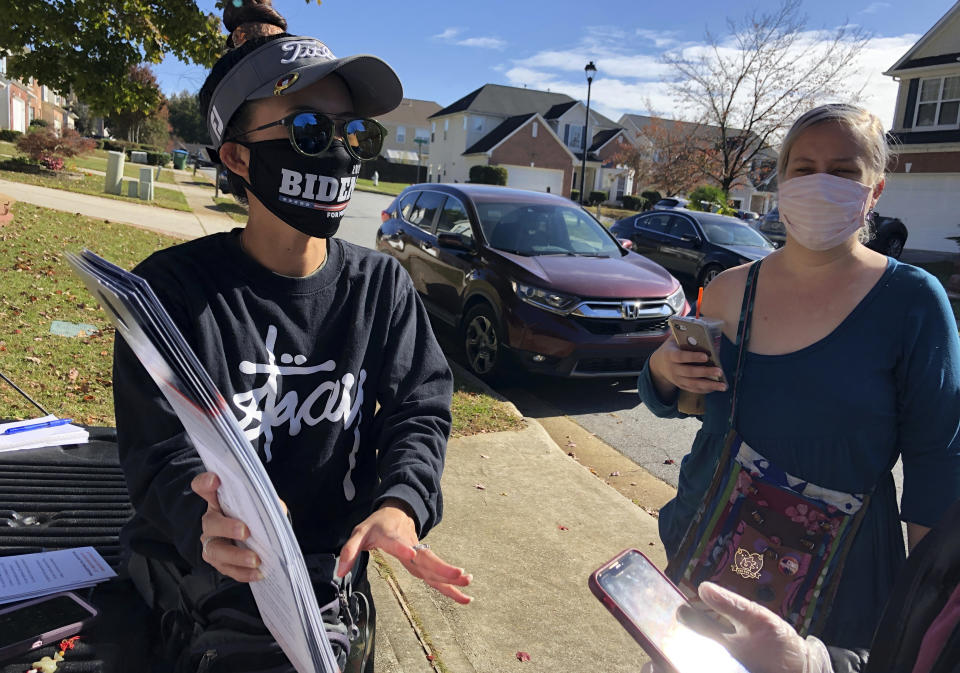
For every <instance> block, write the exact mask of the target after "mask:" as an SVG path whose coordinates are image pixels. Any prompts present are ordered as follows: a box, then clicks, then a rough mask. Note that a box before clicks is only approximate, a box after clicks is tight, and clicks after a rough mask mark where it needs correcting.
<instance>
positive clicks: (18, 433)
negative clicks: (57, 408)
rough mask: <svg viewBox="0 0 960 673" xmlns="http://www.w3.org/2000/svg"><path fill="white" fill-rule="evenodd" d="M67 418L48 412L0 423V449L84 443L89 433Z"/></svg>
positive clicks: (37, 447)
mask: <svg viewBox="0 0 960 673" xmlns="http://www.w3.org/2000/svg"><path fill="white" fill-rule="evenodd" d="M65 420H66V421H68V420H69V419H60V418H57V417H56V416H54V415H53V414H50V415H49V416H44V417H43V418H31V419H30V420H26V421H14V422H13V423H0V451H15V450H18V449H39V448H41V447H44V446H63V445H65V444H86V443H87V442H88V441H89V440H90V434H89V433H88V432H87V431H86V430H84V429H83V428H81V427H80V426H78V425H72V424H71V423H69V422H66V423H65V422H64V421H65Z"/></svg>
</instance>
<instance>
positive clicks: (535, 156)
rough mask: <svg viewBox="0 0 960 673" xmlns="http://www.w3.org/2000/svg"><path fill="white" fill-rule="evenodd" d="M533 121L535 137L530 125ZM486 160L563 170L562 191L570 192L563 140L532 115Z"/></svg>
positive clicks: (570, 163)
mask: <svg viewBox="0 0 960 673" xmlns="http://www.w3.org/2000/svg"><path fill="white" fill-rule="evenodd" d="M534 123H536V124H537V137H536V138H534V137H533V125H534ZM490 164H491V165H497V164H513V165H515V166H530V165H531V164H533V166H532V167H533V168H557V169H560V170H562V171H563V194H564V196H569V195H570V189H571V188H572V183H573V159H571V157H570V154H569V153H567V150H566V148H564V146H563V143H561V142H560V141H559V140H557V137H556V136H555V135H553V134H552V133H551V132H550V130H549V129H548V128H546V124H544V123H543V121H542V120H540V119H532V120H530V121H528V122H527V123H526V124H524V125H523V126H521V127H520V128H519V129H517V131H516V132H515V133H514V134H513V135H512V136H510V137H509V138H507V140H505V141H504V142H502V143H501V144H500V145H499V146H498V147H497V148H496V149H495V150H494V151H493V152H492V154H491V155H490Z"/></svg>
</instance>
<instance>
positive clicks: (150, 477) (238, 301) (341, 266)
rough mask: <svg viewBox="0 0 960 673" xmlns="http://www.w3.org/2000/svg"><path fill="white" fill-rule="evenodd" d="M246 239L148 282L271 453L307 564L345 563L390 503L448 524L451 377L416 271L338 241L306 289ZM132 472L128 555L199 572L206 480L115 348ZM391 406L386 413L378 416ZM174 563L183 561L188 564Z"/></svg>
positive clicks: (161, 263) (196, 251) (156, 398)
mask: <svg viewBox="0 0 960 673" xmlns="http://www.w3.org/2000/svg"><path fill="white" fill-rule="evenodd" d="M239 233H240V230H239V229H235V230H234V231H232V232H230V233H225V234H214V235H211V236H207V237H204V238H200V239H197V240H194V241H190V242H188V243H184V244H181V245H177V246H174V247H172V248H168V249H166V250H162V251H160V252H157V253H155V254H153V255H151V256H150V257H149V258H148V259H146V260H145V261H144V262H142V263H141V264H140V265H139V266H138V267H137V268H136V269H135V270H134V271H135V273H137V274H138V275H140V276H142V277H143V278H145V279H146V280H147V281H148V282H149V283H150V286H151V287H152V288H153V291H154V292H155V293H156V294H157V296H158V297H159V299H160V301H161V302H162V303H163V305H164V307H165V308H166V309H167V311H168V312H169V313H170V316H171V318H172V319H173V321H174V323H176V325H177V326H178V327H179V328H180V330H181V331H182V332H183V335H184V337H185V338H186V340H187V343H189V344H190V346H191V348H193V350H194V352H195V353H196V354H197V357H198V358H199V360H200V362H201V363H202V364H203V366H204V367H205V368H206V370H207V372H208V373H209V374H210V377H211V378H212V379H213V381H214V383H215V384H216V385H217V387H218V388H219V390H220V392H221V393H222V394H223V396H224V399H226V401H227V403H228V404H229V405H230V406H231V408H232V409H233V411H234V414H235V415H236V418H237V420H238V421H239V423H240V427H241V428H242V429H243V430H244V431H245V432H246V434H247V437H248V439H250V441H251V442H252V443H253V445H254V447H255V448H256V449H257V451H258V453H259V455H260V458H261V460H263V462H264V465H265V466H266V470H267V473H268V474H269V475H270V478H271V480H272V481H273V484H274V487H275V488H276V490H277V493H278V495H279V496H280V498H282V499H283V500H284V501H285V502H286V504H287V506H288V508H289V511H290V514H291V517H292V519H293V527H294V531H295V532H296V534H297V538H298V540H299V542H300V547H301V549H302V550H303V552H304V553H306V554H309V553H324V552H325V553H331V552H332V553H337V552H339V550H340V547H341V546H342V545H343V543H344V542H346V540H347V538H348V537H349V535H350V532H351V530H352V529H353V527H354V526H356V525H357V524H358V523H359V522H360V521H362V520H363V519H365V518H366V517H367V516H369V515H370V513H371V512H373V511H374V510H375V509H376V508H377V507H378V506H379V504H380V503H381V502H382V501H383V500H384V499H386V498H399V499H400V500H403V501H405V502H406V503H408V504H409V505H410V507H411V508H412V509H413V511H414V513H415V517H414V518H415V521H416V524H417V531H418V533H419V535H420V536H421V537H423V536H425V535H426V534H427V532H428V531H429V530H430V528H432V527H433V526H434V525H436V524H437V522H438V521H439V520H440V516H441V511H442V500H441V496H440V474H441V471H442V469H443V459H444V453H445V449H446V440H447V435H448V434H449V432H450V396H451V394H452V387H453V384H452V377H451V374H450V369H449V367H448V366H447V362H446V359H445V358H444V356H443V353H442V352H441V350H440V347H439V346H438V345H437V342H436V339H435V337H434V335H433V332H432V330H431V329H430V324H429V321H428V318H427V314H426V312H425V311H424V309H423V305H422V304H421V302H420V299H419V298H418V297H417V295H416V292H415V290H414V288H413V284H412V283H411V281H410V277H409V276H408V275H407V273H406V271H404V270H403V268H402V267H401V266H400V265H399V264H398V263H397V261H396V260H394V259H393V258H391V257H388V256H386V255H383V254H381V253H377V252H373V251H370V250H366V249H364V248H361V247H358V246H355V245H351V244H349V243H346V242H344V241H341V240H339V239H330V240H329V246H328V257H327V261H326V263H325V265H324V266H323V268H321V269H320V270H318V271H317V272H315V273H313V274H311V275H309V276H307V277H304V278H290V277H286V276H282V275H279V274H276V273H273V272H272V271H269V270H268V269H266V268H264V267H263V266H261V265H260V264H258V263H257V262H256V261H254V260H253V259H252V258H250V257H249V256H248V255H247V254H246V253H244V252H243V250H242V248H241V247H240V237H239ZM114 404H115V410H116V419H117V436H118V440H119V449H120V461H121V464H122V466H123V470H124V474H125V475H126V479H127V486H128V488H129V491H130V498H131V501H132V502H133V505H134V507H135V509H136V514H135V516H134V518H133V520H132V521H131V522H130V523H129V524H128V525H127V527H126V528H125V529H124V532H123V535H122V539H123V541H124V543H125V544H126V545H128V546H131V547H133V548H134V549H135V550H137V551H141V552H142V553H145V554H147V555H150V556H164V555H166V554H169V553H171V552H172V551H173V550H172V549H171V548H170V547H169V544H170V543H172V544H173V545H175V546H176V551H177V552H178V554H179V556H180V557H182V558H183V559H184V560H186V561H187V562H188V563H189V564H190V565H192V566H194V567H197V566H199V565H200V563H201V557H200V532H201V527H200V519H201V517H202V515H203V514H204V512H205V511H206V503H205V502H204V501H203V500H202V499H201V498H200V497H199V496H197V495H195V494H194V493H193V492H192V491H191V490H190V481H191V480H192V479H193V477H194V476H195V475H197V474H198V473H200V472H202V471H204V468H203V464H202V463H201V461H200V458H199V456H198V455H197V452H196V451H195V449H194V448H193V445H192V443H191V440H190V438H189V437H188V436H187V434H186V432H185V431H184V429H183V426H182V425H181V423H180V421H179V420H178V419H177V417H176V415H175V414H174V413H173V411H172V409H171V407H170V405H169V404H168V403H167V401H166V399H165V398H164V397H163V395H162V394H161V393H160V391H159V389H158V388H157V386H156V385H155V384H154V382H153V380H152V379H151V378H150V377H149V375H148V374H147V373H146V371H145V370H144V368H143V367H142V366H141V365H140V363H139V361H138V360H137V359H136V357H135V356H134V355H133V353H132V351H131V350H130V348H129V347H128V346H127V345H126V343H125V342H124V341H123V340H122V339H121V338H119V337H118V338H117V344H116V349H115V355H114ZM377 404H379V409H378V408H377ZM174 559H175V557H174Z"/></svg>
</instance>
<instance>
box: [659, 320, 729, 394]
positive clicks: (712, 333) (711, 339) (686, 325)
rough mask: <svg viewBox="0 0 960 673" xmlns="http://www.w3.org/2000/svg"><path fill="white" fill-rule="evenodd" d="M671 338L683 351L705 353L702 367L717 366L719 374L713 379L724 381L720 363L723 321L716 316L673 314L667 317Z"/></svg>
mask: <svg viewBox="0 0 960 673" xmlns="http://www.w3.org/2000/svg"><path fill="white" fill-rule="evenodd" d="M668 322H669V324H670V331H671V332H672V333H673V339H674V341H676V342H677V347H678V348H680V349H681V350H685V351H695V352H698V353H705V354H706V355H707V358H708V359H707V361H706V362H704V363H703V366H704V367H717V368H719V369H720V370H721V376H720V377H719V378H714V379H713V380H714V381H718V382H720V383H726V382H727V381H726V379H725V378H724V377H723V375H722V370H723V367H721V365H720V340H721V338H722V337H723V321H722V320H718V319H716V318H694V317H691V316H683V317H680V316H674V317H672V318H669V319H668Z"/></svg>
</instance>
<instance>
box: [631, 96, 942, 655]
mask: <svg viewBox="0 0 960 673" xmlns="http://www.w3.org/2000/svg"><path fill="white" fill-rule="evenodd" d="M887 160H888V153H887V144H886V137H885V133H884V130H883V126H882V125H881V122H880V121H879V120H878V119H877V118H876V117H875V116H874V115H872V114H870V113H869V112H866V111H865V110H862V109H860V108H857V107H854V106H850V105H827V106H822V107H819V108H816V109H814V110H811V111H810V112H808V113H806V114H805V115H803V116H802V117H801V118H800V119H798V120H797V121H796V123H795V124H794V125H793V127H792V128H791V129H790V131H789V133H788V134H787V137H786V138H785V140H784V143H783V147H782V149H781V154H780V160H779V166H778V169H779V172H778V175H779V180H780V194H779V205H780V213H781V218H782V219H783V222H784V225H785V227H786V231H787V242H786V245H785V246H784V247H783V248H782V249H780V250H777V251H775V252H774V253H772V254H771V255H770V256H768V257H767V258H766V259H764V260H763V263H762V265H761V264H760V263H759V262H757V263H755V264H754V265H750V266H742V267H738V268H735V269H731V270H729V271H727V272H725V273H723V274H721V275H720V276H719V277H717V279H716V280H714V281H713V282H712V283H711V284H710V285H709V287H708V288H707V289H706V291H705V294H704V298H703V307H702V312H703V314H704V315H705V316H708V317H712V318H719V319H722V320H723V321H724V339H723V342H722V346H721V353H720V355H721V361H722V362H721V364H722V366H723V370H724V373H725V375H726V380H727V381H729V382H730V387H729V388H728V386H727V385H725V384H723V383H718V382H717V381H716V380H715V378H716V377H717V376H718V375H719V374H720V371H719V370H717V369H714V368H708V367H703V366H702V363H703V362H704V361H705V360H706V356H703V355H702V354H699V353H692V352H686V351H681V350H679V349H678V348H677V346H676V345H675V344H674V343H673V341H672V340H671V341H667V342H665V343H664V345H663V346H662V347H661V348H660V349H659V350H658V351H657V352H656V353H654V355H653V356H652V357H651V358H650V360H649V362H648V364H647V367H646V369H645V370H644V372H643V374H642V375H641V377H640V381H639V388H640V397H641V399H642V400H643V402H644V403H645V404H646V405H647V406H648V407H649V408H650V409H651V411H653V412H654V413H655V414H657V415H658V416H661V417H682V414H680V413H679V412H678V411H677V406H676V398H677V394H678V391H679V390H685V391H690V392H693V393H699V394H706V399H705V409H706V412H705V414H704V416H703V418H702V420H703V427H702V428H701V430H700V432H699V433H698V435H697V438H696V440H695V442H694V445H693V447H692V449H691V452H690V454H688V455H687V456H686V457H685V458H684V460H683V463H682V466H681V473H680V482H679V483H680V485H679V489H678V493H677V497H676V498H675V499H674V500H673V501H671V502H670V503H668V505H667V506H665V507H664V508H663V510H662V512H661V515H660V534H661V538H662V539H663V542H664V545H665V546H666V549H667V554H668V556H669V557H670V558H671V563H672V564H673V565H674V566H676V567H675V568H674V570H675V572H674V577H675V579H677V580H682V579H686V580H687V581H688V582H689V583H690V584H693V585H696V584H698V583H699V582H700V581H703V580H705V579H710V580H713V581H718V582H720V583H726V585H727V586H729V587H730V588H733V589H734V590H736V591H738V592H739V593H742V594H743V595H745V596H747V597H748V598H750V599H751V600H754V601H758V602H760V603H761V604H763V605H765V606H766V607H768V608H771V609H772V610H774V611H775V612H778V614H780V615H781V616H783V617H784V618H785V619H787V621H789V622H791V623H792V624H793V625H794V626H795V627H796V628H798V630H800V631H801V633H804V634H806V633H812V634H814V635H818V636H819V637H821V638H822V639H823V640H824V641H825V642H827V643H828V644H836V645H842V646H846V647H865V646H866V645H867V644H868V643H869V642H870V638H871V636H872V634H873V632H874V629H875V627H876V624H877V620H878V619H879V615H880V609H881V607H882V606H883V605H884V602H885V601H886V598H887V596H888V593H889V591H890V587H891V585H892V583H893V579H894V577H895V576H896V574H897V572H898V571H899V569H900V568H901V566H902V565H903V562H904V545H903V539H902V533H901V527H900V519H902V520H903V521H905V522H906V523H907V533H908V541H909V547H910V548H911V549H912V548H913V546H914V545H915V544H916V543H917V542H918V541H919V540H920V538H922V537H923V535H925V534H926V532H927V531H928V530H929V527H930V526H932V525H933V524H934V523H936V521H937V520H938V519H939V518H940V516H941V515H942V514H943V512H944V511H945V510H946V509H947V508H948V507H949V505H950V504H951V503H952V502H954V501H955V500H957V499H958V498H960V439H958V429H960V341H958V337H957V324H956V322H955V320H954V317H953V314H952V311H951V309H950V306H949V303H948V301H947V298H946V294H945V293H944V291H943V288H942V287H941V286H940V284H939V283H938V281H937V280H936V279H935V278H933V277H932V276H930V275H929V274H927V273H926V272H924V271H922V270H920V269H917V268H915V267H912V266H909V265H907V264H901V263H899V262H897V261H896V260H894V259H891V258H887V257H884V256H883V255H880V254H878V253H876V252H873V251H871V250H869V249H868V248H866V247H865V246H864V245H862V243H861V241H860V238H861V232H862V231H863V229H864V227H865V224H866V217H867V214H868V213H869V212H870V210H871V209H872V208H873V207H874V205H875V204H876V202H877V199H879V197H880V194H881V192H882V191H883V186H884V180H883V176H884V170H885V167H886V164H887ZM734 400H735V404H732V402H733V401H734ZM725 437H726V438H728V439H731V440H732V441H733V443H732V444H729V445H728V444H727V443H726V442H725ZM734 440H735V441H734ZM725 446H732V447H733V448H732V449H725ZM901 456H902V459H903V464H904V482H903V496H902V501H901V504H900V508H899V510H898V507H897V501H896V492H895V488H894V483H893V478H892V475H891V468H892V467H893V465H894V464H895V463H896V461H897V458H898V457H901ZM725 461H729V462H725ZM718 466H719V467H720V468H721V469H717V468H718ZM731 466H732V468H731ZM725 470H726V472H724V471H725ZM721 473H724V474H721ZM731 474H732V475H733V476H732V477H731V476H730V475H731ZM724 479H726V480H727V481H724ZM738 480H739V481H738ZM774 486H779V487H781V489H780V490H776V489H775V488H774ZM784 494H785V495H784ZM781 496H783V497H784V498H786V499H781ZM795 496H796V497H800V498H806V499H804V500H802V504H799V503H800V502H801V501H800V500H797V501H794V500H790V498H793V497H795ZM821 506H822V507H821ZM738 508H741V509H743V512H740V513H738V512H733V513H731V510H737V509H738ZM818 508H819V509H818ZM844 508H847V509H848V510H849V511H848V514H849V516H843V515H838V514H837V510H838V509H839V510H843V509H844ZM737 517H740V518H737ZM831 517H833V518H831ZM718 522H719V523H718ZM692 523H693V524H694V525H691V524H692ZM688 529H689V530H688ZM788 538H790V539H788ZM791 540H792V541H791ZM831 545H833V546H832V547H831ZM704 550H706V551H704ZM818 564H820V565H818ZM758 568H759V569H758ZM753 570H756V572H753ZM731 571H732V573H733V574H731ZM734 575H735V576H734ZM834 578H835V579H834ZM821 589H822V591H821ZM834 592H835V593H834ZM811 615H812V616H811Z"/></svg>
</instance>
